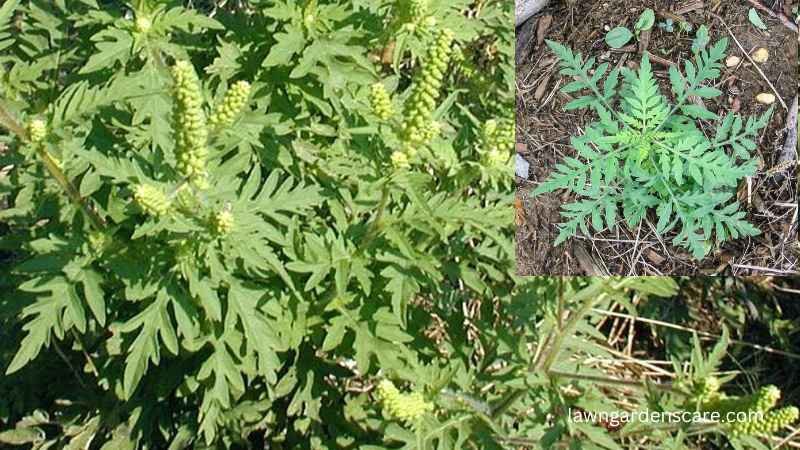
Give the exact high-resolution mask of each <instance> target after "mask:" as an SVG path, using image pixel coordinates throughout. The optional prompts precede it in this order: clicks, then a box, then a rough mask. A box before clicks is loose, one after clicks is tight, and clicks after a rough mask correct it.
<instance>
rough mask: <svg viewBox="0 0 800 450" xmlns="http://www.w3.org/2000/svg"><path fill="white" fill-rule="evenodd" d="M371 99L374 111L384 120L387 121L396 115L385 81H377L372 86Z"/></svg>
mask: <svg viewBox="0 0 800 450" xmlns="http://www.w3.org/2000/svg"><path fill="white" fill-rule="evenodd" d="M369 101H370V104H371V105H372V112H373V113H375V115H376V116H378V118H379V119H381V120H382V121H384V122H385V121H387V120H389V119H391V118H392V115H394V107H393V106H392V99H391V97H389V93H388V92H386V87H385V86H384V85H383V83H375V84H373V85H372V86H371V87H370V91H369Z"/></svg>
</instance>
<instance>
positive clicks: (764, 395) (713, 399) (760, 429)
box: [690, 377, 798, 437]
mask: <svg viewBox="0 0 800 450" xmlns="http://www.w3.org/2000/svg"><path fill="white" fill-rule="evenodd" d="M690 390H691V391H692V393H693V396H694V397H695V398H696V399H697V400H699V401H700V402H701V403H702V405H701V408H702V409H703V410H704V411H716V412H719V413H720V414H721V416H722V417H723V419H724V417H725V416H726V415H727V414H728V413H747V419H746V420H735V421H732V422H729V423H727V429H728V430H729V431H730V433H731V436H733V437H739V436H744V435H753V434H761V433H766V434H773V433H775V432H777V431H779V430H781V429H782V428H784V427H786V426H788V425H790V424H792V423H794V422H795V421H796V420H797V418H798V409H797V408H796V407H794V406H790V407H786V408H781V409H778V410H774V411H773V410H772V409H773V408H775V405H776V404H777V403H778V400H780V398H781V391H780V389H778V388H777V387H776V386H773V385H769V386H763V387H761V388H760V389H759V390H758V391H757V392H755V393H753V394H751V395H746V396H741V397H738V396H731V397H729V396H726V395H725V394H724V393H722V392H719V380H718V379H717V378H715V377H710V378H708V379H706V380H704V381H702V382H700V383H695V384H694V385H693V388H692V389H690Z"/></svg>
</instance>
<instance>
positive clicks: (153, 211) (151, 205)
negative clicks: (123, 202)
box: [133, 184, 170, 217]
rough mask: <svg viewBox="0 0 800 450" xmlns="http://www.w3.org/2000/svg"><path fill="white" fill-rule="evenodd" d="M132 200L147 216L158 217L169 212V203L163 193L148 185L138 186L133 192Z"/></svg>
mask: <svg viewBox="0 0 800 450" xmlns="http://www.w3.org/2000/svg"><path fill="white" fill-rule="evenodd" d="M133 199H134V200H136V203H138V204H139V206H140V207H141V208H142V210H144V212H146V213H147V214H149V215H151V216H154V217H158V216H163V215H164V214H166V213H167V212H168V211H169V207H170V201H169V199H167V196H166V195H165V194H164V192H163V191H162V190H161V189H159V188H157V187H155V186H153V185H150V184H140V185H138V186H136V188H135V189H134V190H133Z"/></svg>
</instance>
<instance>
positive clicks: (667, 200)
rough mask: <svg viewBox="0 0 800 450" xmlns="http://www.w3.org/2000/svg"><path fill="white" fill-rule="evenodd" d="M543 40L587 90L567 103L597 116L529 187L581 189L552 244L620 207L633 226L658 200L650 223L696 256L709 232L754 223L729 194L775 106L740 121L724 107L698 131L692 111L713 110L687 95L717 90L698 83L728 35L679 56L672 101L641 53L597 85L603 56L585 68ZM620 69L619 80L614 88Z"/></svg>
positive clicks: (745, 230) (746, 171)
mask: <svg viewBox="0 0 800 450" xmlns="http://www.w3.org/2000/svg"><path fill="white" fill-rule="evenodd" d="M547 44H548V45H549V46H550V48H551V49H552V50H553V52H555V54H556V55H557V56H558V57H559V59H560V60H561V68H562V70H561V73H562V74H564V75H567V76H570V77H573V78H574V81H572V82H570V83H568V84H566V85H565V86H564V87H563V88H562V91H563V92H567V93H572V92H578V91H582V90H588V91H589V93H588V94H586V95H582V96H580V97H578V98H577V99H576V100H573V101H571V102H570V103H568V104H567V105H566V107H565V109H577V108H592V109H593V110H595V112H596V113H597V115H598V118H599V120H598V121H596V122H593V123H590V124H589V125H588V126H587V127H586V132H585V134H584V135H583V136H573V137H572V138H571V141H570V142H571V144H572V147H574V148H575V150H576V151H577V157H574V158H572V157H570V158H566V159H565V160H564V161H563V163H561V164H558V165H557V166H556V170H555V171H554V173H553V174H552V175H551V177H550V179H548V180H546V181H545V182H544V183H542V184H541V185H540V186H539V187H538V188H537V189H536V190H535V191H534V195H539V194H542V193H545V192H550V191H554V190H556V189H567V190H569V191H572V192H574V193H575V194H577V197H578V199H577V200H576V201H575V202H573V203H568V204H566V205H564V207H563V211H562V216H563V217H564V218H565V219H566V221H565V222H564V223H562V224H561V232H560V234H559V235H558V237H557V238H556V241H555V244H556V245H557V244H559V243H561V242H563V241H564V240H566V239H567V238H569V237H570V236H573V235H575V234H576V233H577V231H578V229H580V230H581V231H582V232H583V233H584V234H586V235H589V234H590V233H589V227H588V224H589V223H590V224H591V226H592V228H594V229H595V230H596V231H601V230H603V229H605V228H611V229H613V228H614V227H615V226H616V224H617V217H618V211H619V209H620V207H621V209H622V218H623V219H624V220H625V222H626V223H627V225H628V226H629V227H631V228H634V227H637V226H638V225H639V224H640V223H641V222H642V221H643V220H644V218H645V215H646V214H647V212H648V211H649V210H651V209H652V208H655V210H656V215H657V217H658V220H657V224H656V232H657V233H658V234H659V235H663V234H664V233H666V232H668V231H670V230H673V229H677V231H678V233H677V235H676V236H675V237H674V239H673V240H672V242H673V243H674V244H675V245H678V246H683V247H687V248H688V249H689V250H691V252H692V254H693V255H694V257H695V258H698V259H699V258H702V257H703V256H705V255H706V254H707V253H708V251H709V250H710V249H711V246H712V245H711V242H712V236H715V237H716V241H717V242H723V241H726V240H728V239H736V238H738V237H739V236H754V235H756V234H758V233H759V230H758V229H757V228H756V227H754V226H753V225H751V224H750V223H748V222H747V221H745V220H744V216H745V213H744V212H741V211H739V210H738V208H739V205H738V202H736V201H732V200H733V198H734V194H735V191H736V187H737V186H738V183H739V181H740V180H742V179H743V178H744V177H746V176H751V175H753V174H754V173H755V170H756V161H755V159H754V158H752V157H751V154H750V152H751V151H752V150H754V149H755V148H756V144H755V142H754V139H755V137H756V135H757V133H758V131H759V130H760V129H761V128H763V127H764V126H765V125H766V124H767V121H768V120H769V117H770V115H771V112H772V109H771V108H770V109H769V110H768V111H766V112H765V113H764V114H762V115H761V117H759V118H758V119H754V118H750V119H748V120H747V122H746V123H745V122H743V121H742V119H741V118H740V117H738V116H737V115H735V114H733V113H729V114H727V115H726V116H725V118H724V119H722V120H721V121H720V122H718V124H717V126H716V130H715V133H713V136H711V137H709V135H711V134H712V133H707V132H704V131H701V130H700V128H699V127H698V126H697V120H717V119H719V117H718V116H717V114H715V113H713V112H711V111H709V110H707V109H706V108H704V107H702V106H698V105H697V104H694V103H691V102H689V101H688V100H689V97H691V96H694V97H698V98H714V97H717V96H719V95H720V94H721V91H719V90H718V89H716V88H714V87H710V86H704V85H703V83H704V82H705V81H707V80H711V79H714V78H717V77H718V76H719V68H720V64H719V61H720V60H722V58H723V57H724V56H725V49H726V47H727V39H722V40H720V41H719V42H717V44H716V45H714V46H713V47H711V48H710V49H709V50H705V49H697V52H696V54H695V58H694V63H693V62H692V61H689V60H687V61H685V62H684V69H685V70H684V72H685V73H684V74H681V73H680V72H679V71H678V69H677V68H676V67H675V66H671V67H670V69H669V78H670V84H671V87H672V91H673V93H674V94H675V102H674V104H670V103H669V102H668V101H667V99H666V98H665V97H664V96H663V95H661V94H660V93H659V90H658V85H657V84H656V81H655V79H654V78H653V73H652V70H651V67H650V60H649V57H648V56H647V54H645V55H644V57H643V58H642V61H641V65H640V67H639V70H638V72H634V71H632V70H630V69H627V68H622V69H613V70H611V71H610V72H608V76H607V77H606V80H605V82H604V83H603V85H602V86H600V85H599V84H598V83H599V82H600V80H601V79H602V78H603V76H604V75H606V72H607V71H608V69H609V64H608V63H603V64H600V65H599V66H598V67H597V68H596V70H595V72H594V73H593V74H591V75H590V74H589V69H590V68H591V67H592V66H593V65H594V58H589V59H588V60H584V59H583V58H582V56H581V55H580V54H577V55H576V54H574V53H573V52H572V51H571V50H570V49H568V48H567V47H565V46H563V45H561V44H559V43H556V42H552V41H548V42H547ZM620 75H622V78H623V80H622V86H621V89H618V85H619V78H620ZM617 100H619V101H618V102H617ZM615 104H616V105H617V106H616V107H615Z"/></svg>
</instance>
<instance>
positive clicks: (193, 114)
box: [172, 61, 208, 188]
mask: <svg viewBox="0 0 800 450" xmlns="http://www.w3.org/2000/svg"><path fill="white" fill-rule="evenodd" d="M172 77H173V80H174V81H175V100H176V102H175V103H176V105H175V145H176V147H175V156H176V157H177V159H178V172H180V174H181V175H183V176H184V177H186V178H188V179H189V181H190V182H192V184H194V185H195V186H197V187H199V188H205V187H206V173H205V169H206V158H208V148H207V147H206V145H207V141H208V130H207V129H206V122H205V114H204V113H203V106H202V105H203V100H202V95H201V92H200V81H199V80H198V79H197V74H196V73H195V71H194V67H192V64H191V63H189V62H188V61H178V62H176V63H175V65H174V66H173V67H172Z"/></svg>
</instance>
